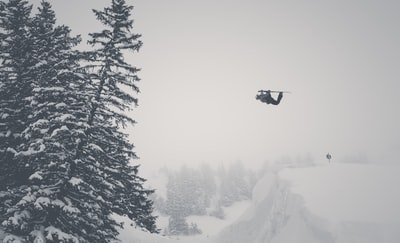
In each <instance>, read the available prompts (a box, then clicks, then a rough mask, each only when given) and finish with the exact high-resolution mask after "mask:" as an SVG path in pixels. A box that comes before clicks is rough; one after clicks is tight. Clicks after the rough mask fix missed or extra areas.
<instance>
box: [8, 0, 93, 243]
mask: <svg viewBox="0 0 400 243" xmlns="http://www.w3.org/2000/svg"><path fill="white" fill-rule="evenodd" d="M54 24H55V14H54V12H53V11H52V10H51V6H50V4H49V3H48V2H46V1H42V3H41V7H40V8H39V12H38V14H37V15H36V16H35V17H34V18H33V19H32V21H31V23H30V24H29V33H30V35H29V36H30V40H31V41H30V50H28V52H29V54H30V57H31V59H32V62H33V63H35V65H32V66H29V70H30V72H29V78H30V85H31V88H32V89H31V96H30V98H29V99H28V101H29V103H28V104H27V107H29V110H30V111H31V114H30V115H29V117H28V120H27V121H28V124H27V127H26V129H24V130H23V131H22V133H21V135H22V136H21V139H20V145H19V150H18V152H16V153H15V154H14V159H15V161H17V162H18V163H23V164H24V165H26V166H25V167H27V168H29V171H30V173H29V174H26V175H24V174H19V175H18V180H19V181H23V182H24V183H23V185H21V186H14V187H10V188H9V192H11V195H13V197H12V200H11V199H8V205H7V206H8V209H7V213H6V214H5V216H6V220H5V221H3V223H2V224H3V226H4V227H5V230H6V232H8V233H9V235H8V236H7V240H9V241H13V240H15V239H23V240H25V241H29V242H33V241H35V242H36V241H40V240H41V241H43V242H44V238H46V239H47V242H78V241H82V242H84V241H85V240H86V239H85V237H82V236H81V235H80V234H82V232H84V230H85V229H84V228H83V229H82V228H79V227H78V226H76V225H75V224H77V223H78V224H79V223H80V220H79V216H81V215H80V214H82V213H83V214H84V213H86V212H85V211H83V210H79V209H78V208H77V207H76V204H80V203H82V202H80V201H77V199H76V198H75V194H74V191H72V190H66V185H67V184H68V183H69V184H76V181H73V180H71V178H70V177H69V173H68V172H69V171H70V168H71V167H72V166H73V165H74V163H76V161H74V159H75V154H76V152H74V151H76V147H77V140H79V139H80V137H82V133H83V129H85V127H86V126H85V123H86V121H87V117H88V115H87V113H88V112H87V111H88V108H87V106H85V104H86V103H87V102H86V101H87V100H85V98H84V97H85V96H84V93H82V92H84V90H85V89H84V87H85V86H84V80H82V78H81V77H82V75H81V74H79V73H77V72H76V71H75V70H77V69H78V67H79V66H78V61H79V60H78V59H79V58H78V55H77V53H76V52H74V51H73V50H72V48H73V47H74V46H76V45H77V44H78V42H79V38H74V37H70V36H69V34H70V30H69V29H68V28H67V27H65V26H58V27H54ZM80 90H82V91H80ZM85 107H86V109H85ZM82 226H84V225H83V224H82Z"/></svg>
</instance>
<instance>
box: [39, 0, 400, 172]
mask: <svg viewBox="0 0 400 243" xmlns="http://www.w3.org/2000/svg"><path fill="white" fill-rule="evenodd" d="M32 2H38V1H37V0H35V1H32ZM51 2H52V4H53V6H54V9H55V11H56V13H57V16H58V20H59V23H63V24H66V25H69V26H70V27H71V28H72V29H73V31H74V33H76V34H78V33H79V34H82V35H83V37H84V38H85V35H86V33H88V32H91V31H95V29H93V28H96V26H97V25H96V21H95V19H94V15H92V14H91V11H90V9H91V8H101V7H103V6H105V5H107V2H108V1H106V0H85V1H78V0H69V1H64V0H54V1H51ZM128 2H130V3H132V5H134V6H135V8H134V13H133V18H134V19H135V23H134V30H135V32H136V33H140V34H142V35H143V36H142V41H143V43H144V45H143V47H142V49H141V50H140V52H139V53H138V54H134V55H131V56H129V60H130V61H131V63H132V64H133V65H135V66H136V67H139V68H141V69H142V70H141V71H140V73H139V77H140V78H141V79H142V80H141V82H140V84H139V87H140V89H141V93H140V94H139V95H138V98H139V106H138V107H137V108H134V109H133V111H132V112H131V114H132V117H133V118H134V119H135V120H136V121H137V122H138V123H137V124H136V125H135V126H133V127H129V133H130V135H131V138H132V141H133V142H134V144H135V146H136V148H135V151H136V153H137V155H138V156H139V157H140V159H139V160H138V161H137V163H139V164H141V165H142V167H143V168H144V169H148V168H158V167H162V166H165V165H166V166H173V165H180V164H182V163H186V164H197V163H202V162H207V163H228V162H231V161H237V160H241V161H243V162H244V163H245V164H249V165H254V164H259V163H264V162H265V161H275V160H279V159H280V158H283V157H288V158H293V159H296V158H298V157H300V158H301V157H312V158H314V159H315V160H318V161H320V160H324V159H325V155H326V154H327V153H328V152H329V153H330V154H332V161H333V162H334V161H340V162H396V161H397V151H398V150H399V148H400V129H399V124H400V114H399V110H400V109H399V106H400V98H399V95H398V89H399V88H400V84H399V80H398V79H399V72H400V59H399V56H400V46H399V45H398V43H400V32H399V31H398V30H399V29H400V26H399V25H400V16H399V14H398V9H399V7H400V2H397V1H386V0H385V1H369V0H368V1H344V0H340V1H334V2H326V1H323V2H321V1H261V0H252V1H237V0H219V1H212V0H203V1H194V0H189V1H182V0H180V1H178V0H169V1H165V0H145V1H128ZM260 89H271V90H287V91H290V92H291V93H290V94H285V95H284V97H283V99H282V102H281V104H279V105H278V106H271V105H266V104H264V103H261V102H259V101H257V100H256V99H255V95H256V93H257V91H258V90H260Z"/></svg>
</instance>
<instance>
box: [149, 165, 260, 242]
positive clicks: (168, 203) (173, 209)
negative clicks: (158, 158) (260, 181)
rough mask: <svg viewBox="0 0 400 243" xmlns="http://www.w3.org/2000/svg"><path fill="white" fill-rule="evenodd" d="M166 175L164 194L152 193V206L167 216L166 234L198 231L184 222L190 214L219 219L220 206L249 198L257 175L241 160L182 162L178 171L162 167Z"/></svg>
mask: <svg viewBox="0 0 400 243" xmlns="http://www.w3.org/2000/svg"><path fill="white" fill-rule="evenodd" d="M165 173H166V176H167V178H168V182H167V185H166V187H167V188H166V189H167V190H166V192H167V193H166V198H163V197H162V196H160V195H156V196H155V198H154V203H155V208H156V209H157V210H158V211H159V212H160V213H162V214H164V215H167V216H169V225H168V227H167V228H166V229H165V233H166V234H170V235H190V234H197V233H200V232H201V230H200V229H198V227H197V225H196V224H193V223H189V222H187V220H186V218H187V217H188V216H190V215H210V216H213V217H217V218H221V219H223V218H224V217H225V213H224V210H223V207H228V206H231V205H232V204H233V203H235V202H237V201H242V200H247V199H250V198H251V195H252V189H253V187H254V185H255V183H256V180H257V176H256V174H255V173H254V172H252V171H250V170H247V169H245V168H244V166H243V164H242V163H241V162H236V163H232V164H230V165H229V166H228V167H224V166H220V167H219V168H218V169H212V168H210V167H209V166H208V165H205V164H203V165H201V166H200V167H199V168H195V169H193V168H189V167H187V166H183V167H182V168H181V169H180V170H178V171H168V170H166V171H165Z"/></svg>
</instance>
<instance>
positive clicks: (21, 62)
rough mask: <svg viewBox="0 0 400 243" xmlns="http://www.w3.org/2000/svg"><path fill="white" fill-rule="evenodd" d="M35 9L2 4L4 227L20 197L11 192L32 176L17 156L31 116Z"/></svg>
mask: <svg viewBox="0 0 400 243" xmlns="http://www.w3.org/2000/svg"><path fill="white" fill-rule="evenodd" d="M31 8H32V7H31V5H29V4H28V2H27V1H22V0H10V1H8V2H3V1H1V3H0V223H1V222H3V221H4V220H5V219H6V216H5V214H6V211H7V207H8V205H10V204H13V203H15V196H17V195H16V194H17V193H12V192H11V191H10V190H8V188H9V187H13V186H18V185H22V184H24V183H25V181H24V180H23V178H24V177H25V178H26V175H27V174H29V169H28V168H25V165H26V164H24V163H20V162H18V161H17V160H16V158H15V154H16V153H17V152H18V151H19V147H20V144H21V133H22V131H23V130H24V129H25V127H26V124H27V122H26V121H27V120H28V117H29V113H30V112H29V109H28V108H27V104H28V100H29V97H30V96H31V79H30V78H29V72H30V67H31V66H32V60H31V57H30V49H31V42H30V37H29V29H28V27H29V25H30V22H31V19H30V12H31ZM20 176H21V178H20ZM18 195H20V193H18Z"/></svg>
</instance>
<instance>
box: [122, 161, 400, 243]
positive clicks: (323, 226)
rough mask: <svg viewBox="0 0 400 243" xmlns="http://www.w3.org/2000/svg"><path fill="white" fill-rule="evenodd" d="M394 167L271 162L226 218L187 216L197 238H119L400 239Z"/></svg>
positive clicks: (126, 232) (128, 239) (131, 237)
mask: <svg viewBox="0 0 400 243" xmlns="http://www.w3.org/2000/svg"><path fill="white" fill-rule="evenodd" d="M399 174H400V166H395V165H392V166H389V165H385V166H383V165H370V164H350V163H349V164H335V163H330V164H328V163H326V164H317V165H313V166H308V167H304V166H303V167H296V166H293V165H285V166H273V167H271V168H270V170H269V171H268V172H267V173H266V174H265V175H264V177H263V178H262V179H261V180H259V182H258V184H257V185H256V186H255V188H254V190H253V196H252V200H251V201H245V202H242V203H238V204H234V205H233V206H232V207H231V208H230V209H226V212H227V218H226V219H225V221H224V222H223V223H222V222H217V221H218V220H216V219H215V218H214V219H211V218H210V217H208V216H202V217H200V216H198V217H194V216H193V217H190V220H189V221H191V222H195V223H196V224H197V225H198V226H199V228H200V229H201V230H202V232H203V233H202V235H198V236H182V237H180V236H174V237H167V236H162V235H157V234H149V233H146V232H143V231H141V230H139V229H136V228H135V227H134V226H131V225H130V223H129V221H128V220H127V219H125V218H122V217H119V218H118V220H120V221H124V222H126V223H125V228H124V229H123V230H122V231H121V235H120V239H121V240H122V242H125V243H133V242H141V243H152V242H159V243H171V242H188V243H189V242H190V243H243V242H251V243H267V242H268V243H269V242H271V243H288V242H300V243H302V242H304V243H313V242H316V243H317V242H320V243H355V242H360V243H361V242H362V243H377V242H379V243H395V242H400V230H399V229H400V207H399V206H398V205H400V190H398V188H397V185H398V181H399V179H397V178H398V175H399Z"/></svg>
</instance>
